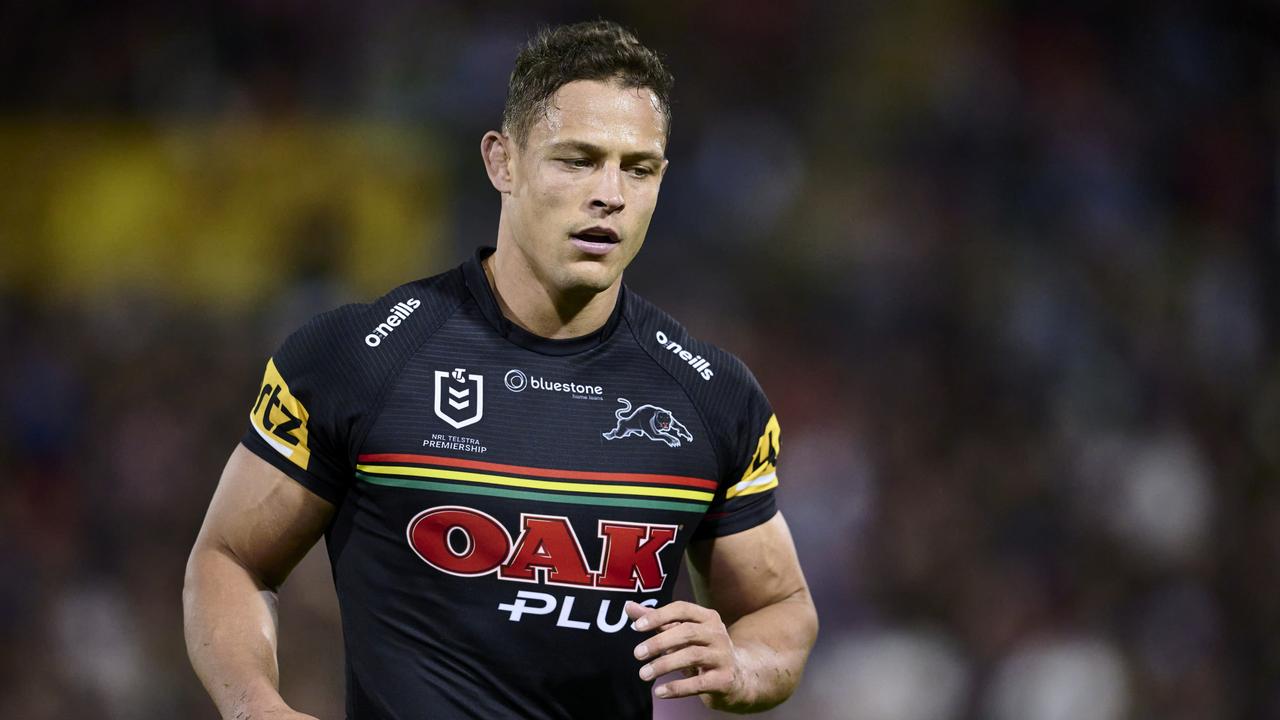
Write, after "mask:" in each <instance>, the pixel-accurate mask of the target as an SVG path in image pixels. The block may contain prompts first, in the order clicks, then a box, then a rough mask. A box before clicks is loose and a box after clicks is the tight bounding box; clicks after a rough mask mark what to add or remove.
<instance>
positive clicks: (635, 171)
mask: <svg viewBox="0 0 1280 720" xmlns="http://www.w3.org/2000/svg"><path fill="white" fill-rule="evenodd" d="M630 172H631V174H632V175H635V176H636V177H638V178H641V177H649V176H650V175H652V174H653V170H650V169H649V168H647V167H645V166H643V165H637V166H636V167H633V168H631V169H630Z"/></svg>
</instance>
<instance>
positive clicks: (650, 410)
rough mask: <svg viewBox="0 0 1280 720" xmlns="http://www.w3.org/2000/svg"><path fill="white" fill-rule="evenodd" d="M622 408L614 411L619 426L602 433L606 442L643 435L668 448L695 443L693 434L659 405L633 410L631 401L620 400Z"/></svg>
mask: <svg viewBox="0 0 1280 720" xmlns="http://www.w3.org/2000/svg"><path fill="white" fill-rule="evenodd" d="M618 402H620V403H622V407H620V408H618V409H617V410H615V411H614V413H613V414H614V416H615V417H616V418H617V419H618V424H617V425H615V426H614V428H613V429H612V430H610V431H609V432H606V433H600V434H601V435H602V436H603V437H604V439H605V440H619V439H622V438H626V437H631V436H632V435H641V436H644V437H647V438H649V439H650V440H657V441H659V442H664V443H666V444H667V447H680V441H681V440H684V441H685V442H693V434H692V433H690V432H689V428H686V427H685V426H684V425H683V424H682V423H681V422H680V421H679V420H676V419H675V417H674V416H672V414H671V411H669V410H664V409H663V408H660V407H658V406H657V405H641V406H640V407H638V408H636V409H635V410H632V409H631V401H630V400H627V399H626V398H618Z"/></svg>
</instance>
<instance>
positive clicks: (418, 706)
mask: <svg viewBox="0 0 1280 720" xmlns="http://www.w3.org/2000/svg"><path fill="white" fill-rule="evenodd" d="M489 252H492V250H488V249H483V250H481V251H480V252H478V253H477V254H476V256H475V257H474V258H472V259H471V260H469V261H467V262H466V263H464V264H463V265H462V266H460V267H459V268H457V269H455V270H453V271H450V272H447V273H444V274H441V275H437V276H435V277H432V278H428V279H425V280H420V281H417V282H413V283H409V284H407V285H404V286H401V287H399V288H397V289H395V290H393V291H392V292H391V293H389V294H387V295H386V296H385V297H383V298H382V299H380V300H378V301H377V302H374V303H372V304H369V305H349V306H346V307H342V308H339V309H337V310H334V311H332V312H329V313H325V314H323V315H320V316H318V317H316V318H315V319H314V320H312V321H311V322H310V323H308V324H307V325H305V326H304V327H303V328H301V329H300V330H298V331H297V332H295V333H294V334H293V335H292V336H290V337H289V339H288V340H286V341H285V343H284V345H283V346H282V347H281V348H280V349H279V351H277V352H276V354H275V355H274V356H273V357H272V359H271V360H270V361H269V362H268V363H267V370H266V376H265V378H264V380H263V383H262V388H261V391H260V392H259V394H258V397H257V401H256V402H255V403H254V405H253V408H252V411H251V413H250V419H251V427H250V429H249V431H248V432H247V433H246V434H245V437H244V440H243V443H244V444H245V446H247V447H248V448H249V449H250V450H252V451H253V452H255V453H256V454H258V455H259V456H260V457H262V458H264V459H265V460H267V461H268V462H270V463H271V464H272V465H274V466H275V467H277V468H279V469H280V470H282V471H283V472H285V473H286V474H288V475H289V476H290V477H292V478H293V479H295V480H297V481H298V482H299V483H301V484H303V485H304V486H306V487H307V488H308V489H310V490H311V491H312V492H314V493H316V494H317V495H319V496H321V497H323V498H324V499H326V500H328V501H329V502H332V503H333V504H334V505H335V506H336V507H337V514H336V516H335V519H334V521H333V523H332V525H331V526H330V527H329V528H328V530H327V531H326V534H325V538H326V544H327V547H328V552H329V558H330V561H331V563H332V566H333V577H334V583H335V586H336V589H337V595H338V602H339V606H340V608H341V613H342V625H343V634H344V639H345V648H346V668H347V714H348V716H349V717H351V718H359V719H364V718H406V719H407V718H415V719H416V718H436V719H445V720H448V719H451V718H483V719H484V720H493V719H494V718H547V719H550V718H592V719H595V718H606V717H607V718H648V717H651V715H652V701H651V698H650V683H646V682H643V681H641V680H640V678H639V676H638V675H637V673H638V670H639V667H640V663H639V662H638V661H637V660H635V658H634V657H633V656H632V648H633V647H634V646H635V645H636V644H637V643H638V642H639V641H640V640H641V635H640V634H638V633H636V632H635V631H633V630H631V629H630V623H629V621H628V620H627V619H626V616H625V614H624V612H623V603H624V601H626V600H634V601H636V602H640V603H643V604H646V605H650V606H653V605H657V604H663V603H666V602H669V601H670V599H671V592H672V587H673V586H674V585H675V578H676V574H677V573H678V571H679V568H680V564H681V558H682V555H683V553H684V550H685V547H686V545H687V544H688V543H689V542H690V541H696V540H698V539H705V538H710V537H715V536H721V535H727V534H730V533H734V532H739V531H742V530H745V529H747V528H750V527H753V526H756V525H758V524H760V523H762V522H764V521H766V520H768V519H769V518H771V517H772V516H773V515H774V513H775V506H774V497H773V488H774V487H775V486H776V485H777V478H776V473H775V463H776V461H777V454H778V448H779V430H778V421H777V419H776V418H775V417H774V414H773V411H772V410H771V409H770V407H769V403H768V401H767V400H766V399H765V396H764V393H763V392H762V391H761V390H760V387H759V385H758V384H757V383H756V381H755V379H754V378H753V377H752V375H751V374H750V372H749V371H748V370H747V369H746V367H745V366H744V365H743V364H742V363H741V362H740V361H738V360H737V359H736V358H734V357H733V356H732V355H730V354H728V353H726V352H724V351H722V350H719V349H717V348H715V347H713V346H711V345H709V344H707V343H703V342H700V341H698V340H696V339H694V338H692V337H689V335H688V334H687V333H686V331H685V330H684V329H683V328H682V327H681V326H680V325H679V324H678V323H676V322H675V321H674V320H672V319H671V318H670V317H669V316H667V315H666V314H665V313H663V312H662V311H660V310H658V309H657V308H655V307H654V306H653V305H651V304H649V303H648V302H646V301H645V300H643V299H642V298H640V297H639V296H637V295H635V294H634V293H631V292H630V291H628V290H627V289H626V288H625V287H624V289H623V290H622V292H621V293H620V294H619V299H618V302H617V306H616V308H615V309H614V312H613V314H612V315H611V317H610V318H609V320H608V322H607V323H606V324H605V326H604V327H603V328H601V329H600V330H599V331H597V332H595V333H592V334H591V335H588V336H584V337H580V338H574V339H568V340H551V339H546V338H541V337H537V336H535V335H532V334H530V333H528V332H526V331H524V330H523V329H521V328H519V327H518V326H515V325H513V324H512V323H511V322H509V321H508V320H507V319H506V318H505V317H503V315H502V313H501V311H500V310H499V308H498V304H497V302H496V301H495V299H494V296H493V293H492V291H491V289H490V287H489V284H488V281H487V280H486V278H485V273H484V269H483V268H482V267H481V265H480V261H481V260H482V259H483V258H484V257H485V256H486V255H487V253H489Z"/></svg>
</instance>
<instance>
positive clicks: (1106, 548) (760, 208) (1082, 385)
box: [0, 0, 1280, 720]
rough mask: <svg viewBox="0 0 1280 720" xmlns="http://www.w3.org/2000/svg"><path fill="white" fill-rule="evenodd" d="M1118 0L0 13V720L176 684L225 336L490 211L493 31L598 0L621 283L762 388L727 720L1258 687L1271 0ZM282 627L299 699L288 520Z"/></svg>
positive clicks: (1101, 714) (231, 368)
mask: <svg viewBox="0 0 1280 720" xmlns="http://www.w3.org/2000/svg"><path fill="white" fill-rule="evenodd" d="M1149 5H1154V6H1156V7H1158V8H1159V9H1146V10H1143V11H1135V10H1129V9H1124V8H1123V7H1121V6H1120V5H1117V4H1115V3H1085V4H1083V5H1079V4H1074V3H984V2H976V1H971V0H949V1H946V2H924V1H908V2H895V3H873V2H849V3H823V2H817V1H816V0H802V1H800V2H792V3H777V2H768V1H766V0H737V1H735V2H729V1H728V0H713V1H709V2H696V1H695V2H673V1H670V0H667V1H662V2H655V1H648V2H639V1H638V0H637V1H632V2H615V3H607V4H605V5H600V4H595V3H587V2H540V3H513V4H510V5H509V6H508V7H505V8H498V7H497V6H493V5H489V4H484V3H464V2H410V1H409V0H390V1H388V0H378V1H377V2H368V3H337V2H324V3H312V2H304V1H303V0H276V1H272V0H235V1H227V2H212V1H209V0H201V1H199V2H191V3H169V2H155V1H151V2H133V3H120V2H110V1H108V2H98V3H92V4H91V3H83V2H66V1H63V0H48V1H45V2H7V3H3V5H2V6H0V187H3V193H0V716H3V717H7V718H22V719H24V720H43V719H45V718H80V717H102V718H108V719H112V718H175V717H178V718H188V717H190V718H199V717H210V718H211V717H214V716H215V713H214V710H213V706H212V703H211V702H210V701H209V700H208V698H207V697H206V696H205V695H204V693H203V691H202V689H201V688H200V686H199V683H198V682H197V680H196V678H195V676H194V674H193V673H192V671H191V670H190V666H189V665H188V663H187V660H186V654H185V650H184V646H183V641H182V634H181V607H180V589H181V582H182V573H183V567H184V564H185V561H186V556H187V552H188V550H189V548H190V546H191V543H192V541H193V540H194V537H195V534H196V531H197V529H198V527H199V523H200V520H201V518H202V516H203V511H204V508H205V507H206V505H207V503H208V500H209V497H210V495H211V493H212V490H213V487H214V485H215V483H216V481H217V478H218V475H219V472H220V470H221V467H222V464H223V462H224V461H225V459H226V456H227V455H228V453H229V452H230V451H231V449H232V448H233V447H234V445H235V443H236V441H237V440H238V438H239V437H240V434H241V433H242V432H243V431H244V429H245V427H246V425H245V422H246V413H247V409H248V407H249V406H250V404H251V403H252V401H253V399H254V396H255V390H256V388H257V383H258V380H259V378H260V375H261V372H262V367H263V364H264V362H265V359H266V357H267V356H268V355H269V354H270V352H271V351H272V350H273V349H274V348H275V347H276V345H277V344H278V343H279V342H280V340H281V339H282V338H283V337H284V336H285V335H286V334H287V332H288V331H289V330H290V329H291V328H293V327H295V326H297V325H298V324H300V323H301V322H303V321H304V320H305V319H307V318H308V317H309V316H311V315H313V314H315V313H317V312H319V311H322V310H325V309H328V308H331V307H334V306H336V305H339V304H342V303H345V302H350V301H359V300H368V299H371V298H373V297H376V296H378V295H379V294H381V293H382V292H384V291H385V290H386V289H388V288H390V287H392V286H394V285H396V284H399V283H402V282H405V281H408V280H411V279H413V278H416V277H421V276H426V275H431V274H435V273H437V272H441V271H443V270H446V269H448V268H451V267H453V266H455V265H456V264H458V263H459V262H460V261H461V260H462V259H464V258H465V257H466V256H467V255H468V254H469V253H470V252H471V250H472V248H474V247H475V246H476V245H479V244H485V243H490V242H492V240H493V237H494V234H495V231H496V219H497V211H498V202H497V198H496V197H495V194H494V192H493V191H492V189H491V188H490V187H489V185H488V183H487V181H486V178H485V176H484V172H483V169H482V167H481V164H480V158H479V150H478V143H479V139H480V136H481V134H482V133H483V132H484V131H485V130H487V129H490V128H492V127H494V126H496V125H497V123H498V120H499V116H500V112H501V108H502V103H503V100H504V96H505V87H506V76H507V74H508V73H509V71H510V67H511V64H512V60H513V58H514V57H515V54H516V52H517V49H518V47H519V46H520V44H521V43H522V42H523V41H524V40H525V39H526V38H527V37H528V36H529V35H530V34H531V33H532V32H534V31H535V30H536V28H537V27H538V26H539V25H540V24H545V23H555V22H562V21H574V20H582V19H590V18H594V17H597V16H600V15H603V16H606V17H609V18H611V19H615V20H618V21H621V22H623V23H624V24H627V25H629V26H631V27H633V28H634V29H635V30H636V31H637V33H638V34H639V35H640V37H641V39H642V40H644V41H645V42H646V43H647V44H649V45H651V46H652V47H655V48H656V49H658V50H659V51H661V52H662V53H663V54H664V55H665V56H666V58H667V59H668V62H669V64H670V66H671V68H672V69H673V71H674V73H675V75H676V78H677V92H676V108H675V118H674V134H673V136H672V140H671V146H670V149H669V155H670V158H671V171H670V173H669V174H668V175H667V179H666V182H665V183H664V188H663V193H662V201H661V202H660V203H659V207H658V212H657V215H656V217H655V220H654V223H653V226H652V228H651V231H650V234H649V239H648V243H647V247H646V249H645V251H644V252H643V253H642V254H641V255H640V258H639V260H638V262H637V263H636V265H635V266H633V270H631V271H629V272H628V281H629V283H630V284H631V286H632V287H633V288H634V289H636V290H638V291H640V292H641V293H643V294H645V295H647V296H649V297H650V298H651V299H653V300H655V301H656V302H657V303H658V304H659V305H661V306H663V307H664V308H666V309H667V310H669V311H671V312H672V313H673V314H675V315H676V316H677V317H679V318H681V319H682V320H683V321H685V323H686V324H687V325H688V326H689V327H690V328H691V329H692V330H693V331H694V333H695V334H697V335H700V336H701V337H703V338H705V339H709V340H712V341H714V342H716V343H718V344H720V345H722V346H724V347H726V348H728V349H730V350H732V351H734V352H735V353H737V354H738V355H740V356H741V357H743V358H744V359H745V360H746V361H747V362H748V363H749V364H750V365H751V366H752V367H753V368H754V370H755V372H756V374H757V375H758V376H759V378H760V380H761V382H762V383H763V385H764V387H765V388H766V389H767V390H768V392H769V394H770V397H771V399H772V402H773V404H774V406H775V408H776V409H777V411H778V414H779V416H780V418H781V420H782V427H783V429H784V433H783V453H782V459H781V464H782V469H781V473H782V474H781V477H782V478H783V479H782V483H783V484H782V486H781V488H780V490H779V496H780V503H781V505H782V507H783V509H784V511H785V513H786V515H787V517H788V519H789V520H790V523H791V527H792V528H793V531H794V533H795V536H796V541H797V543H798V546H799V550H800V554H801V559H802V561H803V563H804V566H805V569H806V571H807V574H808V578H809V581H810V583H811V585H812V588H813V592H814V594H815V597H816V601H817V604H818V608H819V612H820V614H821V618H822V623H823V626H822V636H821V638H820V640H819V642H818V645H817V647H816V648H815V650H814V653H813V656H812V659H811V661H810V665H809V670H808V673H807V675H806V677H805V680H804V683H803V684H802V686H801V689H800V690H799V692H798V693H797V695H796V696H795V697H794V698H793V699H792V700H791V701H790V703H788V704H787V705H784V706H782V707H781V708H779V709H778V710H777V711H775V712H773V713H772V714H770V715H769V717H774V718H805V719H806V720H823V719H828V718H830V719H836V720H840V719H845V718H848V719H850V720H852V719H859V720H862V719H865V720H948V719H951V718H956V719H969V718H975V719H976V718H992V719H994V720H1091V719H1093V720H1120V719H1127V718H1135V719H1137V718H1162V719H1170V720H1182V719H1187V720H1191V719H1196V720H1203V719H1206V718H1274V717H1280V483H1278V482H1277V479H1278V477H1277V476H1278V474H1280V356H1278V355H1277V352H1276V351H1277V345H1278V343H1280V326H1278V324H1277V319H1278V318H1280V233H1278V232H1277V170H1276V168H1277V158H1278V154H1280V152H1278V147H1280V146H1278V145H1277V126H1278V124H1280V122H1278V119H1280V63H1278V62H1277V52H1276V50H1277V48H1278V47H1280V32H1278V31H1277V28H1280V17H1278V15H1277V12H1276V10H1275V6H1274V5H1272V4H1270V3H1258V4H1257V5H1256V6H1254V9H1248V7H1247V6H1237V7H1236V9H1235V10H1233V11H1232V12H1231V13H1230V14H1227V13H1226V11H1225V10H1222V9H1214V8H1211V7H1200V8H1197V7H1195V4H1184V3H1167V4H1162V3H1153V4H1149ZM1201 5H1204V6H1207V5H1209V4H1207V3H1202V4H1201ZM281 632H282V648H281V664H282V668H283V688H284V693H285V696H286V698H288V699H289V700H291V701H292V702H293V703H294V705H295V707H297V708H298V709H300V710H304V711H307V712H311V713H314V714H316V715H319V716H320V717H322V718H339V717H341V716H342V710H341V708H342V679H341V678H342V675H341V673H342V651H341V642H340V635H339V627H338V623H337V615H336V611H335V603H334V600H333V590H332V585H331V581H330V578H329V575H328V567H327V562H326V561H325V560H324V559H323V557H321V556H320V554H318V553H313V554H312V556H311V557H309V558H308V560H307V561H306V562H304V564H303V565H302V566H301V567H300V568H299V569H298V570H297V571H296V572H295V574H294V576H293V577H292V578H291V579H290V581H289V582H288V583H287V584H286V586H285V588H284V591H283V597H282V631H281ZM657 705H658V717H659V718H660V719H663V720H691V719H697V718H709V717H711V716H712V715H711V714H710V713H707V712H705V711H703V710H702V709H701V706H700V704H699V703H697V702H696V701H692V702H677V703H663V702H659V703H657Z"/></svg>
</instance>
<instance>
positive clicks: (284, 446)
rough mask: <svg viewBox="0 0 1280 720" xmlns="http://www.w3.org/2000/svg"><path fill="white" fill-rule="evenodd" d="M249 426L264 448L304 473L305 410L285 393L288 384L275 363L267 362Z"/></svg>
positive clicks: (308, 458)
mask: <svg viewBox="0 0 1280 720" xmlns="http://www.w3.org/2000/svg"><path fill="white" fill-rule="evenodd" d="M249 422H250V423H251V424H252V425H253V429H254V430H256V431H257V432H258V435H259V436H261V437H262V439H263V440H266V441H267V444H268V445H270V446H271V447H273V448H275V449H276V450H277V451H279V453H280V454H281V455H283V456H285V457H287V458H289V460H291V461H292V462H293V463H294V464H295V465H297V466H298V467H300V468H302V469H303V470H306V469H307V464H308V463H309V462H310V461H311V450H310V448H308V447H307V409H306V408H305V407H303V405H302V403H301V402H299V401H298V399H297V398H295V397H294V396H293V393H291V392H289V384H288V383H286V382H285V381H284V377H282V376H281V375H280V371H279V370H278V369H276V361H275V359H274V358H273V359H271V360H268V361H267V370H266V372H265V373H264V374H263V376H262V388H261V389H260V390H259V391H258V401H257V402H256V403H254V404H253V409H252V410H250V411H249Z"/></svg>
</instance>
